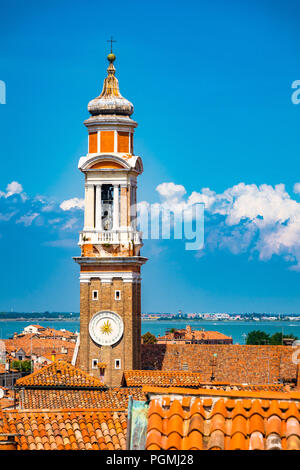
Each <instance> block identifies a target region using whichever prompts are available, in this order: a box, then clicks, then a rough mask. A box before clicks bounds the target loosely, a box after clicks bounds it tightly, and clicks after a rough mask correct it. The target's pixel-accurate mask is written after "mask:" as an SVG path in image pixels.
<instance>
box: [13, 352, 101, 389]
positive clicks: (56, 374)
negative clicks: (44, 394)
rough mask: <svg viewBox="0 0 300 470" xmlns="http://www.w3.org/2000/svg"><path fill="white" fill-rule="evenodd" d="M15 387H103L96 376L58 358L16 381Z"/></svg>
mask: <svg viewBox="0 0 300 470" xmlns="http://www.w3.org/2000/svg"><path fill="white" fill-rule="evenodd" d="M16 386H17V387H29V388H31V387H66V388H80V387H86V388H103V387H104V385H103V383H102V382H101V381H100V379H97V378H96V377H92V376H91V375H88V374H87V373H85V372H83V371H82V370H81V369H79V368H77V367H74V366H72V365H71V364H70V363H69V362H66V361H63V360H61V359H58V360H57V361H55V362H53V363H51V364H48V365H47V366H45V367H43V368H42V369H39V370H38V371H36V372H34V373H33V374H30V375H27V376H25V377H23V378H21V379H18V380H17V382H16Z"/></svg>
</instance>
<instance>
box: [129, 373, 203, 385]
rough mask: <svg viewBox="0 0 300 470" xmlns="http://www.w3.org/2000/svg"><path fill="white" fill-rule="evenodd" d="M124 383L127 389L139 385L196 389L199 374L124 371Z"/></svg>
mask: <svg viewBox="0 0 300 470" xmlns="http://www.w3.org/2000/svg"><path fill="white" fill-rule="evenodd" d="M124 381H125V383H124V385H126V386H127V387H138V386H141V385H160V386H164V387H171V386H172V387H174V386H177V387H194V386H195V387H197V386H199V384H200V383H201V374H198V373H196V372H182V371H180V372H169V371H159V370H128V371H124Z"/></svg>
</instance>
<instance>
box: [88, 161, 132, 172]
mask: <svg viewBox="0 0 300 470" xmlns="http://www.w3.org/2000/svg"><path fill="white" fill-rule="evenodd" d="M102 168H108V169H109V168H111V169H112V170H115V169H119V168H124V167H123V166H122V165H120V163H116V162H110V161H109V160H107V161H102V162H98V163H95V164H94V165H92V166H91V168H90V169H91V170H98V169H102Z"/></svg>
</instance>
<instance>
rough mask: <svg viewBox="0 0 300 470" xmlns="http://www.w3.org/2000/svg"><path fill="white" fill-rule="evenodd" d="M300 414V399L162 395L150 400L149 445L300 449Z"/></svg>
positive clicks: (159, 447)
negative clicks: (294, 400) (176, 396)
mask: <svg viewBox="0 0 300 470" xmlns="http://www.w3.org/2000/svg"><path fill="white" fill-rule="evenodd" d="M168 390H169V389H168ZM299 420H300V414H299V401H297V402H289V401H285V400H282V401H279V400H268V399H239V400H235V399H230V398H229V399H223V398H219V399H218V400H217V401H215V402H213V400H212V399H211V398H208V399H206V398H198V397H197V396H194V397H192V396H187V395H184V394H183V395H182V396H181V397H178V398H175V399H172V397H170V395H166V396H164V395H162V396H160V397H159V398H152V400H151V402H150V406H149V414H148V429H147V440H146V449H147V450H169V449H170V450H171V449H173V450H237V449H239V450H276V449H287V450H290V449H297V450H300V423H299Z"/></svg>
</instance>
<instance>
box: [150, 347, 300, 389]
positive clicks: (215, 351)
mask: <svg viewBox="0 0 300 470" xmlns="http://www.w3.org/2000/svg"><path fill="white" fill-rule="evenodd" d="M141 346H142V348H141V351H142V369H144V370H147V369H148V370H150V369H155V370H161V371H184V370H185V371H190V372H198V373H200V374H201V377H202V380H203V381H204V382H209V381H210V378H211V376H212V375H213V376H214V377H215V380H216V381H218V382H229V383H237V384H242V383H248V384H266V383H270V384H271V383H279V382H280V381H284V382H292V381H296V378H297V365H296V364H295V363H294V362H293V358H292V355H293V354H294V352H295V348H293V347H292V346H250V345H237V344H233V345H206V344H184V345H183V344H142V345H141ZM249 364H250V366H249Z"/></svg>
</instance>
